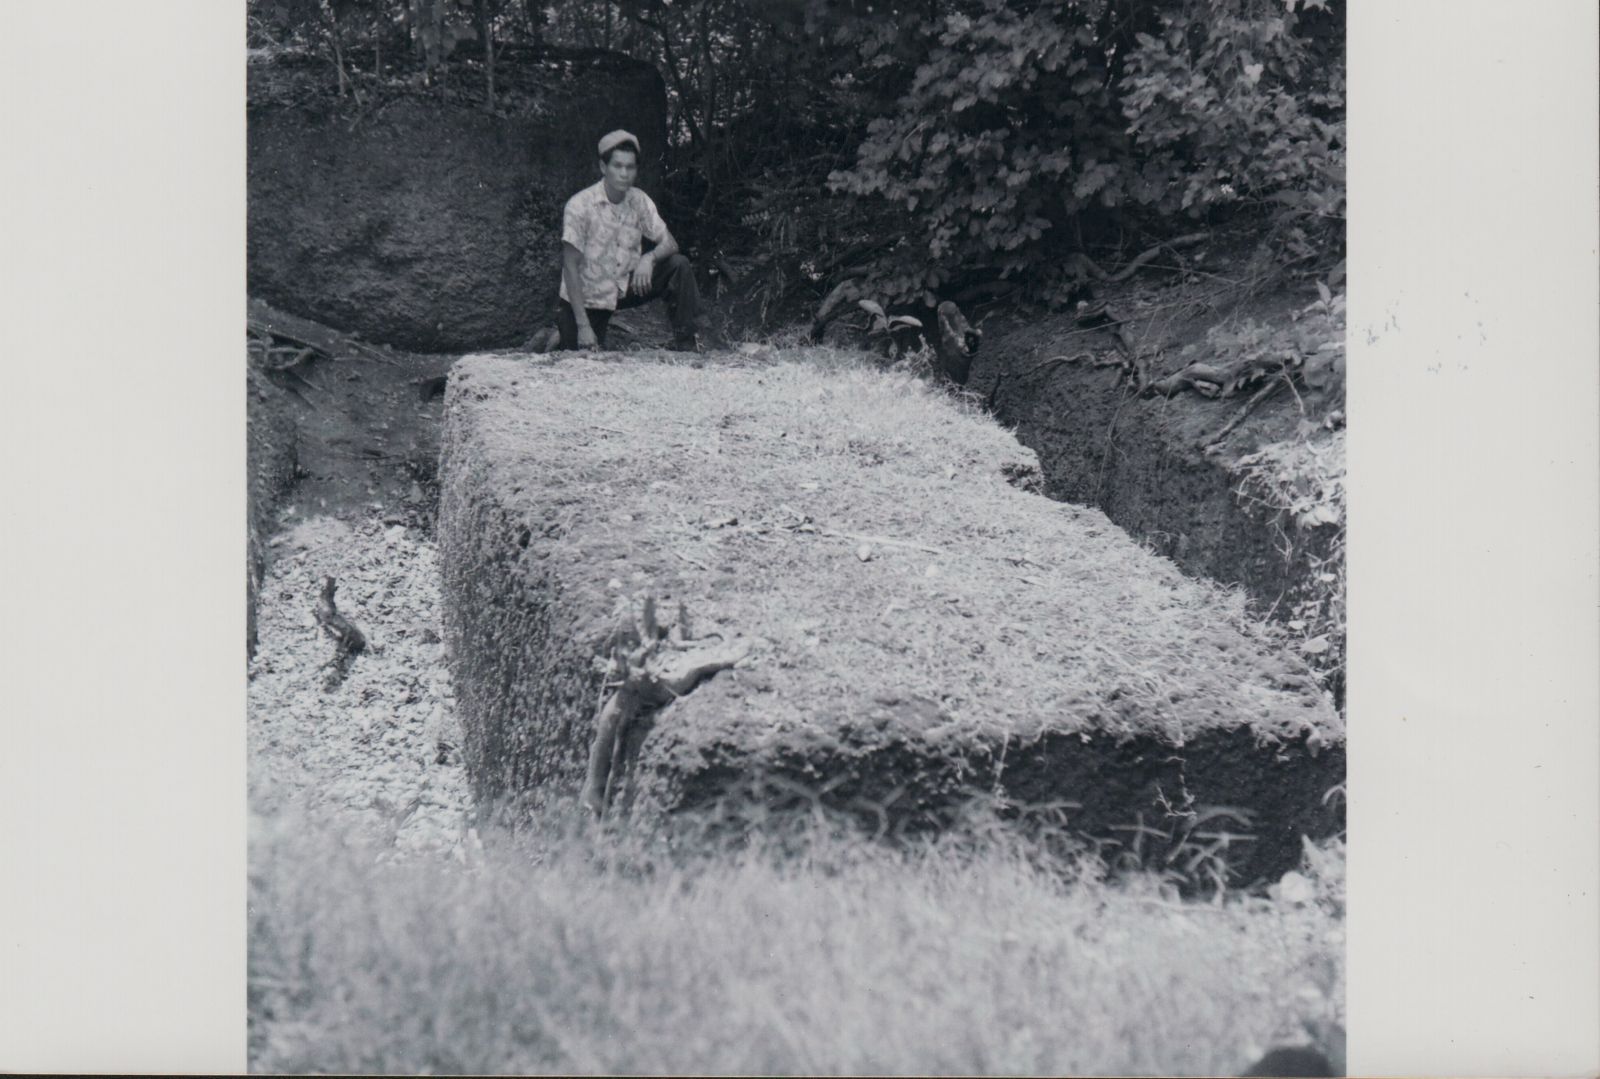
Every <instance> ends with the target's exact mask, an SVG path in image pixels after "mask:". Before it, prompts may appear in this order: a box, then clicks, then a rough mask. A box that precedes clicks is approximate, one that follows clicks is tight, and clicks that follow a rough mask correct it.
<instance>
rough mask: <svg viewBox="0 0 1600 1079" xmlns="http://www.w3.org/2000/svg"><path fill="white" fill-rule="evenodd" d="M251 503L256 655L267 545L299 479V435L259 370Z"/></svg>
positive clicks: (249, 608) (250, 618) (249, 371)
mask: <svg viewBox="0 0 1600 1079" xmlns="http://www.w3.org/2000/svg"><path fill="white" fill-rule="evenodd" d="M245 371H246V374H245V402H246V409H245V410H246V417H247V419H246V426H245V431H246V435H245V438H246V445H245V461H246V466H247V468H248V472H249V475H248V479H247V486H246V498H247V501H248V508H247V523H246V544H247V548H248V550H247V553H246V562H245V566H246V573H245V595H246V608H245V635H246V636H245V641H246V650H247V653H248V654H249V655H254V654H255V650H256V600H257V597H258V595H259V593H260V590H261V581H262V578H263V576H264V575H265V573H266V569H267V540H268V539H269V538H270V537H271V534H272V518H273V511H274V510H275V509H276V507H277V504H278V500H279V499H280V498H281V497H282V496H283V494H284V492H286V491H287V490H288V489H289V488H290V486H292V485H293V483H294V479H295V471H296V462H297V459H298V458H297V435H296V429H295V423H294V420H293V418H292V417H291V416H290V414H289V409H288V405H287V401H286V400H285V395H284V393H283V391H282V390H280V389H278V388H277V387H276V386H274V385H272V383H271V382H269V381H267V379H266V377H265V376H264V375H262V374H261V373H260V372H259V371H257V370H255V368H253V367H251V368H246V369H245Z"/></svg>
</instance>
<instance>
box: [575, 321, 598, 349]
mask: <svg viewBox="0 0 1600 1079" xmlns="http://www.w3.org/2000/svg"><path fill="white" fill-rule="evenodd" d="M578 347H579V348H599V347H600V340H599V338H597V337H595V335H594V327H593V326H591V325H589V324H588V323H587V322H583V323H580V324H579V325H578Z"/></svg>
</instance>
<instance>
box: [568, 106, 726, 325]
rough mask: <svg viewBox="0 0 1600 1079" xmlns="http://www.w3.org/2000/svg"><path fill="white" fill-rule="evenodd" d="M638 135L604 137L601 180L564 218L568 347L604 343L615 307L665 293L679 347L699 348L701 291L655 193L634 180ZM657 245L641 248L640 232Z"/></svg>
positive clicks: (615, 133) (577, 199)
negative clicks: (642, 250) (697, 330)
mask: <svg viewBox="0 0 1600 1079" xmlns="http://www.w3.org/2000/svg"><path fill="white" fill-rule="evenodd" d="M638 173H639V140H638V139H636V138H634V137H633V136H632V135H630V134H628V132H626V131H613V132H611V133H610V134H609V135H606V136H605V137H604V138H602V139H601V140H600V182H599V183H597V184H595V185H594V186H592V187H586V188H584V189H583V190H582V191H580V192H578V193H577V194H576V195H574V196H572V198H570V199H568V200H567V208H566V210H565V212H564V213H563V214H562V222H561V303H560V304H559V305H558V308H557V312H556V325H557V327H558V329H559V331H560V335H561V342H560V347H561V348H563V349H590V348H604V347H605V344H606V327H607V325H609V324H610V322H611V316H612V314H613V313H615V312H616V311H618V310H620V309H626V308H629V307H637V306H638V305H639V304H642V303H646V302H648V301H650V300H654V299H656V298H658V297H660V298H663V299H665V300H666V303H667V315H668V317H669V318H671V320H672V346H671V347H672V348H674V349H676V350H679V351H690V352H692V351H696V350H697V348H698V346H697V343H696V340H695V322H696V319H697V318H698V317H699V314H700V294H699V291H698V290H697V288H696V287H695V282H694V269H693V267H691V266H690V265H689V260H688V259H687V258H685V257H684V256H683V255H681V254H680V253H679V252H678V243H677V241H676V240H674V239H673V238H672V233H671V232H669V231H667V226H666V223H665V222H663V221H662V220H661V215H660V214H658V213H657V212H656V204H655V203H654V202H653V201H651V199H650V196H649V195H646V194H645V193H644V192H643V191H640V190H639V189H638V188H636V187H634V186H633V183H634V180H635V178H637V176H638ZM644 239H647V240H650V241H652V242H653V243H654V244H655V247H654V248H653V249H651V250H650V251H647V252H645V253H644V254H640V248H641V246H642V245H641V243H640V241H641V240H644Z"/></svg>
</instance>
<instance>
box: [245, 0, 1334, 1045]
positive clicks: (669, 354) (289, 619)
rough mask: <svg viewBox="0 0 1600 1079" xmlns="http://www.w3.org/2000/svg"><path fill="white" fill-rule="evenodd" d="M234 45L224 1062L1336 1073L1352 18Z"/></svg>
mask: <svg viewBox="0 0 1600 1079" xmlns="http://www.w3.org/2000/svg"><path fill="white" fill-rule="evenodd" d="M249 33H250V40H249V54H248V56H249V59H248V66H247V80H248V111H247V117H248V120H247V124H248V128H247V138H248V183H249V189H248V213H249V218H248V287H249V297H250V300H249V303H250V308H249V310H250V317H249V327H248V340H247V348H248V359H249V363H248V378H249V383H250V390H249V421H248V423H249V440H250V441H249V450H250V459H249V471H250V476H249V483H250V515H251V516H250V529H251V535H250V557H251V562H250V566H249V586H250V596H251V607H250V618H251V621H250V666H249V715H248V728H249V729H248V739H249V741H248V745H249V798H250V824H249V828H250V837H249V873H250V896H249V905H250V921H249V973H248V978H249V1045H250V1049H249V1054H250V1055H249V1065H250V1067H251V1069H252V1070H256V1071H263V1072H312V1071H316V1072H324V1071H328V1072H339V1073H345V1072H370V1071H379V1072H392V1073H405V1074H409V1073H461V1072H468V1073H478V1072H488V1073H500V1072H519V1073H520V1072H538V1073H582V1074H591V1073H593V1074H628V1073H639V1072H663V1073H670V1074H708V1073H727V1072H732V1073H738V1074H889V1073H904V1074H994V1073H1008V1074H1072V1075H1126V1074H1197V1075H1232V1074H1246V1075H1281V1074H1293V1075H1338V1074H1343V1073H1344V1055H1345V1052H1344V1040H1345V1035H1344V1026H1345V1000H1344V998H1345V985H1344V981H1345V978H1344V971H1345V954H1344V953H1345V929H1344V926H1345V919H1344V906H1345V889H1344V878H1345V799H1346V784H1345V722H1344V715H1343V698H1344V681H1345V679H1344V655H1345V614H1344V612H1345V557H1344V547H1345V521H1344V517H1345V483H1344V481H1345V448H1344V439H1345V429H1344V428H1345V399H1344V371H1345V354H1344V348H1345V345H1344V338H1345V295H1346V293H1345V146H1346V124H1345V40H1344V16H1343V10H1342V4H1341V3H1339V2H1337V0H1329V2H1318V0H1313V2H1311V3H1304V4H1297V3H1289V4H1285V3H1284V2H1283V0H1225V2H1215V0H1172V2H1165V3H1148V2H1143V0H1140V2H1133V3H1130V2H1126V0H1090V2H1085V3H1070V4H1058V3H1045V4H1041V3H1036V2H1033V0H981V2H969V0H956V2H944V0H937V2H934V3H926V2H919V3H914V4H899V5H897V4H887V5H884V4H858V3H849V2H838V0H786V2H772V3H765V4H760V3H737V2H729V0H688V2H676V3H667V2H661V0H652V2H645V3H631V2H616V0H601V2H593V0H575V2H571V3H557V4H534V3H530V4H526V5H524V4H512V3H500V2H498V0H476V2H474V3H462V2H457V0H374V2H370V3H340V2H333V3H329V2H325V0H320V2H301V3H285V2H281V0H252V2H251V3H250V5H249Z"/></svg>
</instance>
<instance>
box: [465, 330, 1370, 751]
mask: <svg viewBox="0 0 1600 1079" xmlns="http://www.w3.org/2000/svg"><path fill="white" fill-rule="evenodd" d="M781 355H782V356H783V357H785V358H787V359H789V360H791V361H793V362H769V363H766V364H758V363H750V362H746V363H742V364H734V365H725V366H718V365H712V366H707V367H703V368H697V367H692V366H685V365H681V364H663V363H652V362H639V361H637V360H630V361H618V360H614V359H604V360H594V359H582V358H574V357H561V358H558V359H556V360H553V361H551V360H545V359H541V358H535V359H527V358H510V357H498V356H495V357H491V356H475V357H467V358H465V359H463V360H462V361H460V362H459V363H458V364H457V366H456V367H455V369H454V371H453V374H452V380H451V390H450V394H451V397H450V407H449V409H448V419H447V423H448V425H449V431H448V432H447V434H446V441H447V443H450V442H452V441H453V442H454V443H455V444H456V451H457V452H461V453H463V454H464V455H472V459H473V460H474V463H475V466H476V467H482V468H485V469H486V470H487V472H486V476H487V480H486V482H487V484H488V485H489V486H490V487H491V488H492V490H493V491H494V493H495V497H497V498H499V499H501V500H502V502H503V504H504V506H505V508H507V509H508V510H510V511H511V513H512V514H513V516H515V515H517V514H521V515H523V516H524V517H525V519H526V520H528V521H530V522H531V523H532V524H533V526H534V527H533V534H534V537H535V538H534V541H533V542H534V545H535V546H536V547H538V548H539V554H540V556H541V558H542V559H544V561H543V563H542V565H543V567H544V568H546V569H550V570H553V571H555V573H556V574H557V576H558V577H559V579H560V581H561V583H562V588H563V595H564V596H565V597H566V602H567V603H568V604H569V606H570V607H571V608H572V610H573V611H574V613H575V614H576V615H577V617H578V618H579V619H580V621H583V622H584V624H586V625H587V627H588V631H589V633H590V635H591V636H592V638H593V639H595V640H599V639H600V637H601V636H602V635H603V630H602V626H603V625H604V622H603V621H602V619H604V618H607V617H610V616H611V615H612V612H614V611H615V610H616V609H617V607H618V605H619V600H621V599H623V598H625V597H628V596H639V595H643V594H645V593H654V594H656V595H657V596H659V597H662V598H663V599H665V600H666V601H667V604H666V606H668V607H669V608H670V606H671V604H672V603H673V602H675V601H678V600H681V601H683V602H685V603H686V604H687V607H688V609H689V612H690V615H691V619H692V620H693V628H694V631H695V632H696V633H706V632H711V631H715V632H719V633H722V634H725V635H728V636H730V637H732V636H744V637H750V638H754V639H756V640H757V642H758V648H757V651H756V656H755V665H754V666H753V667H752V668H751V669H749V670H743V671H738V672H734V673H733V674H732V675H731V676H729V677H722V676H719V677H718V678H716V679H713V680H712V681H711V682H710V683H708V684H706V685H705V686H703V687H702V688H701V689H699V690H697V691H696V693H695V694H694V697H695V699H696V706H695V710H694V721H693V726H692V727H685V728H680V729H679V730H678V737H679V738H680V739H681V740H683V742H684V744H685V747H686V748H690V749H692V748H693V746H694V745H695V744H700V745H705V744H710V743H714V742H728V741H731V742H733V743H734V744H741V745H743V746H746V747H750V746H752V744H755V745H756V746H759V745H761V744H767V745H778V744H782V745H784V746H786V747H790V748H793V747H796V746H799V747H802V748H803V747H804V745H805V744H806V743H808V742H815V741H818V740H820V741H823V742H827V741H830V740H833V739H837V738H838V737H839V735H840V732H841V730H843V729H846V728H850V727H852V726H853V725H855V724H856V723H857V721H862V720H866V719H867V713H869V712H870V711H872V709H873V708H874V707H875V702H878V703H881V702H885V701H905V700H908V699H917V698H920V699H925V700H929V701H933V702H937V705H938V708H937V716H936V718H929V717H928V714H927V713H916V714H917V715H921V716H923V718H924V720H925V721H914V720H908V719H906V718H905V716H906V715H907V714H908V713H906V712H901V713H897V716H899V717H900V718H899V719H897V720H895V721H893V723H891V729H890V730H888V731H886V732H883V733H884V735H885V736H892V737H902V738H911V739H914V740H921V741H922V742H923V743H924V744H926V745H928V746H929V747H930V748H942V749H946V750H958V749H960V748H963V747H966V746H969V745H972V744H975V743H987V744H989V745H993V744H995V743H996V742H999V741H1000V740H1001V739H1002V738H1009V739H1012V740H1016V739H1019V738H1020V739H1028V738H1030V737H1033V736H1036V735H1038V734H1039V733H1042V732H1044V731H1046V730H1051V731H1057V732H1060V731H1069V732H1070V731H1083V732H1089V731H1091V730H1096V731H1102V732H1107V733H1111V734H1113V735H1117V736H1123V735H1141V734H1143V735H1159V736H1162V737H1164V738H1165V739H1167V740H1169V741H1170V742H1172V743H1174V744H1182V743H1183V742H1184V741H1185V740H1187V739H1189V738H1191V737H1193V736H1194V735H1195V734H1197V733H1198V732H1201V731H1204V730H1208V729H1217V728H1237V727H1245V728H1248V729H1251V730H1253V731H1254V732H1255V733H1256V734H1257V736H1258V737H1259V738H1260V739H1262V740H1273V739H1286V738H1294V737H1298V736H1302V735H1306V734H1310V735H1312V738H1313V741H1314V742H1315V741H1317V740H1322V741H1342V738H1343V731H1342V727H1341V721H1340V720H1339V718H1338V716H1337V714H1336V713H1335V712H1334V711H1333V710H1332V708H1331V707H1330V706H1329V704H1328V702H1327V700H1326V699H1325V697H1324V696H1323V694H1321V692H1320V691H1318V690H1317V689H1316V688H1315V686H1314V685H1313V684H1312V682H1311V680H1310V679H1309V678H1308V677H1307V675H1306V670H1305V667H1304V665H1303V663H1301V662H1300V661H1299V660H1298V659H1295V658H1292V657H1289V656H1288V655H1286V654H1285V652H1284V651H1283V650H1282V649H1281V647H1280V644H1279V642H1278V640H1277V639H1276V638H1274V637H1273V636H1272V631H1271V630H1269V629H1267V628H1265V627H1262V626H1260V625H1259V624H1257V623H1255V622H1253V621H1251V620H1250V619H1249V618H1248V617H1247V616H1246V614H1245V609H1244V597H1243V596H1242V595H1240V594H1237V593H1232V592H1228V591H1225V590H1222V589H1220V588H1218V587H1215V586H1211V585H1208V584H1205V583H1202V582H1198V581H1195V580H1192V579H1189V578H1186V577H1184V576H1182V574H1180V573H1179V571H1178V570H1177V569H1176V568H1175V567H1174V566H1173V565H1172V564H1171V563H1170V562H1168V561H1166V560H1164V559H1162V558H1159V557H1157V556H1155V555H1153V554H1151V553H1150V552H1149V551H1147V550H1145V549H1144V548H1142V547H1141V546H1139V545H1138V544H1137V543H1135V542H1134V541H1132V540H1131V539H1129V538H1128V536H1127V535H1126V534H1125V533H1123V532H1122V531H1121V530H1120V529H1118V528H1116V527H1115V526H1113V525H1111V524H1110V523H1109V522H1108V521H1107V519H1106V518H1105V516H1104V515H1103V514H1101V513H1100V512H1099V511H1098V510H1093V509H1087V508H1082V507H1075V506H1070V505H1065V504H1060V503H1056V502H1052V501H1049V500H1047V499H1045V498H1042V497H1039V496H1037V495H1032V494H1028V493H1026V492H1023V491H1020V490H1017V489H1016V488H1014V487H1012V486H1011V485H1009V484H1008V483H1007V482H1005V475H1006V474H1007V471H1008V469H1010V470H1013V471H1014V470H1015V469H1017V468H1018V467H1022V468H1030V467H1032V466H1033V463H1034V462H1033V454H1032V452H1031V451H1029V450H1026V449H1024V448H1022V447H1020V446H1019V445H1018V444H1017V442H1016V441H1015V439H1014V437H1013V436H1012V435H1011V434H1010V433H1009V432H1007V431H1005V430H1003V429H1002V428H1000V427H999V426H998V425H996V424H995V423H994V422H993V421H992V420H990V419H988V418H986V417H985V416H983V415H982V414H980V413H979V412H978V410H977V409H976V408H974V407H970V406H967V405H964V404H962V403H960V402H959V401H953V400H952V398H951V397H950V396H949V395H948V394H946V393H944V392H942V391H940V390H938V389H936V388H932V387H930V386H928V385H927V384H926V383H923V382H920V381H918V380H916V379H913V378H910V377H908V376H903V375H896V374H893V373H888V374H886V373H883V372H881V371H878V370H874V369H871V368H867V367H864V366H862V365H861V364H860V363H859V362H857V363H854V364H852V363H851V362H849V361H848V360H845V359H844V358H843V357H842V356H841V354H838V353H835V352H832V351H830V350H813V351H812V352H810V353H808V352H804V351H799V350H786V351H785V352H783V353H781ZM541 533H543V535H542V537H541ZM741 702H742V703H741ZM674 707H676V706H674ZM755 710H758V711H759V713H760V719H761V722H760V724H759V725H758V726H759V729H760V733H759V734H752V733H751V724H750V722H749V720H750V713H751V712H752V711H755ZM669 711H670V709H669ZM894 723H898V724H899V727H898V729H895V728H894ZM866 725H867V726H872V724H870V723H868V724H866ZM881 727H882V724H881V723H880V724H879V725H878V729H880V730H881Z"/></svg>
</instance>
